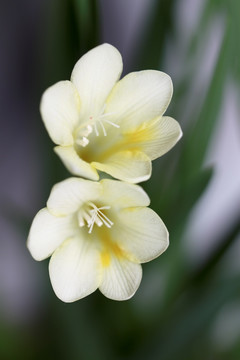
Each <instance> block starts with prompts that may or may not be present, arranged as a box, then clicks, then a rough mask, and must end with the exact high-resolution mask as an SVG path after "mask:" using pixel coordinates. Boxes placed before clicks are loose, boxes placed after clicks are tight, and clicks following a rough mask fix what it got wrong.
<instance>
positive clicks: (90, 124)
mask: <svg viewBox="0 0 240 360" xmlns="http://www.w3.org/2000/svg"><path fill="white" fill-rule="evenodd" d="M105 107H106V105H104V107H103V108H102V111H101V112H100V115H94V116H93V115H91V116H89V118H88V120H87V121H86V122H84V123H82V124H81V125H80V126H79V127H78V128H77V129H76V130H75V134H76V138H75V139H76V140H75V141H76V144H77V145H80V146H83V147H85V146H87V145H88V144H89V139H88V135H90V134H91V133H92V131H93V129H94V132H95V134H96V136H99V135H100V130H99V126H98V125H100V127H101V129H102V132H103V135H104V136H107V131H106V129H105V126H104V122H105V123H107V124H109V125H111V126H113V127H115V128H120V126H119V125H118V124H115V123H114V122H112V121H110V120H108V119H107V118H108V117H109V116H112V115H113V114H115V113H114V112H109V113H104V110H105Z"/></svg>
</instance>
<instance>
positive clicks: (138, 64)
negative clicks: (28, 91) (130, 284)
mask: <svg viewBox="0 0 240 360" xmlns="http://www.w3.org/2000/svg"><path fill="white" fill-rule="evenodd" d="M178 2H179V1H178V0H171V1H167V0H156V1H155V4H154V11H152V13H151V18H150V19H148V23H147V24H148V26H147V28H146V32H145V34H144V35H145V36H143V38H142V41H141V42H140V45H139V53H138V54H137V56H136V57H135V68H138V69H144V68H155V69H159V70H162V68H161V66H162V59H163V57H164V53H165V49H166V43H167V41H168V39H169V38H170V37H171V38H174V36H176V29H175V26H174V11H175V9H176V5H177V3H178ZM239 14H240V2H239V1H234V0H229V1H223V0H222V1H221V0H220V1H219V0H218V1H217V0H207V1H205V4H204V10H203V12H202V15H201V16H200V18H199V23H198V24H197V25H196V32H195V33H192V34H191V39H190V42H189V46H188V48H187V50H186V64H185V66H186V69H187V71H185V72H183V74H184V75H183V77H182V78H181V79H180V81H179V82H178V83H177V84H176V86H175V93H174V101H173V104H172V105H171V109H170V110H169V114H172V115H173V116H174V117H175V118H177V119H178V120H179V121H180V123H182V127H183V132H184V137H183V139H182V140H181V141H180V142H179V144H178V145H177V146H176V147H175V148H174V149H173V150H172V151H171V152H170V153H169V154H167V155H165V156H164V157H163V158H162V159H159V160H157V161H155V162H154V164H153V176H152V178H151V180H150V181H149V182H147V183H146V184H143V186H144V188H145V189H146V191H147V192H148V194H149V196H150V198H151V199H152V204H151V207H152V208H153V209H154V210H155V211H156V212H157V213H158V214H159V215H160V216H161V217H162V219H163V220H164V222H165V223H166V224H167V227H168V229H169V232H170V236H171V246H170V247H169V249H168V251H167V252H166V253H165V254H164V255H162V256H161V257H160V258H159V259H157V260H155V261H154V262H151V263H149V264H145V265H144V266H143V268H144V277H143V281H142V284H141V287H140V289H139V290H138V292H137V294H136V295H135V297H134V298H133V299H131V300H130V301H127V302H114V301H111V300H108V299H106V298H104V297H103V296H102V295H101V294H99V293H98V292H96V293H95V294H93V295H91V296H89V297H88V298H86V299H83V300H81V301H79V302H77V303H73V304H64V303H62V302H61V301H59V300H58V299H57V298H56V297H55V295H54V294H53V291H52V289H51V286H50V282H48V281H47V280H46V286H47V289H46V294H47V298H46V310H45V313H44V314H42V316H41V317H40V318H39V320H38V322H37V323H35V324H31V325H29V327H26V328H25V329H22V330H21V331H20V330H19V329H11V328H10V329H8V328H7V326H4V324H2V328H0V335H1V336H0V338H1V342H0V354H1V358H2V359H20V358H24V359H25V360H27V359H41V360H42V359H71V360H75V359H76V360H77V359H83V360H106V359H131V360H134V359H151V360H155V359H161V360H175V359H178V360H181V359H182V360H198V359H199V360H202V359H204V360H208V359H209V360H210V359H221V360H224V359H226V360H235V359H236V360H237V359H240V346H239V343H240V338H238V339H237V342H236V343H235V345H234V346H232V347H231V348H230V349H227V350H224V351H223V350H221V348H220V347H219V348H218V347H217V345H216V344H215V343H213V342H212V341H211V336H210V335H211V329H212V326H213V324H214V321H215V320H216V317H217V316H218V314H219V311H220V310H221V309H222V307H223V306H224V305H225V304H227V303H229V302H231V301H234V300H236V301H239V302H240V286H239V284H240V274H237V275H236V274H234V275H226V274H224V273H221V271H220V270H219V269H220V267H221V264H222V262H223V260H224V257H225V256H226V254H227V251H228V249H230V248H231V246H232V245H233V243H234V241H235V240H236V239H237V236H238V235H239V232H240V228H239V227H240V219H239V218H238V219H236V220H233V223H232V224H229V228H228V229H226V232H225V233H224V234H223V235H222V238H221V239H220V240H219V242H218V247H216V248H215V249H214V250H213V251H212V253H210V254H209V257H208V258H207V259H206V260H205V262H204V263H203V264H201V265H200V267H193V265H192V264H191V263H189V261H188V259H187V257H186V254H185V253H184V247H183V237H184V231H185V229H186V225H187V223H188V219H189V216H190V214H191V212H192V209H193V207H194V205H195V204H196V203H197V201H198V200H199V199H200V197H201V195H202V194H203V193H204V191H205V189H206V188H207V186H208V184H209V182H210V181H211V178H212V176H213V174H214V169H212V168H204V167H203V164H204V160H205V156H206V152H207V149H208V145H209V143H210V140H211V138H212V134H213V132H214V130H215V127H216V125H217V122H218V120H219V113H220V111H221V105H222V102H223V95H224V90H225V87H226V83H227V81H228V79H229V78H230V77H232V78H234V80H235V81H236V82H237V84H238V85H239V84H240V71H239V57H240V47H239V46H236V44H238V43H239V35H240V25H239V24H240V22H239ZM217 15H218V16H219V17H221V18H222V20H223V24H224V28H223V37H222V41H221V45H220V49H219V53H218V56H217V61H216V64H215V68H214V71H213V74H212V77H211V79H210V81H209V84H208V89H207V91H206V94H205V96H204V97H203V99H202V101H201V102H200V106H199V104H198V99H196V105H197V106H196V107H193V109H192V113H191V114H190V116H188V117H189V118H191V121H188V119H184V112H183V111H181V109H183V108H184V101H186V99H187V97H188V94H189V92H191V89H192V85H193V83H192V82H193V79H194V75H195V72H196V71H204V69H201V67H200V66H199V65H200V64H199V63H198V61H197V60H198V59H196V53H197V51H198V50H199V48H200V47H201V46H202V43H201V42H202V41H203V40H204V35H206V33H207V31H208V30H209V29H210V26H211V22H212V18H213V16H217ZM47 18H48V21H47V24H48V25H47V26H46V28H45V29H44V32H45V39H46V41H45V43H44V47H45V54H46V58H45V59H44V60H45V74H44V77H43V79H42V80H41V84H40V85H39V84H37V86H39V87H40V90H41V91H42V90H44V89H45V88H46V87H47V86H49V84H50V83H54V82H56V81H58V80H59V79H64V78H66V79H67V78H69V74H70V72H71V69H72V66H73V64H74V63H75V62H76V60H77V59H78V58H79V57H80V56H81V55H82V54H83V53H85V52H86V51H87V50H89V49H91V48H92V47H93V46H95V45H97V44H98V43H99V42H100V41H101V27H100V23H101V19H100V18H99V2H97V0H71V1H68V0H61V1H56V0H55V1H54V0H52V1H50V2H49V6H48V16H47ZM201 34H202V36H201ZM56 59H57V61H56ZM176 61H177V59H176ZM192 64H194V65H192ZM186 69H185V70H186ZM197 69H198V70H197ZM179 112H180V115H182V119H181V118H180V116H179ZM39 121H40V120H39ZM41 136H42V137H43V144H44V146H43V149H42V151H43V156H45V158H46V159H48V161H46V163H45V166H46V173H47V174H48V176H47V177H46V181H45V184H43V186H44V189H45V190H44V191H46V198H47V194H48V193H49V190H50V188H51V186H52V185H53V184H54V183H55V182H56V181H59V180H61V179H62V178H63V177H67V176H68V174H67V173H66V172H65V170H64V168H63V166H62V165H61V164H60V161H58V160H57V159H56V157H55V155H52V156H49V153H51V151H52V144H51V142H50V140H49V139H48V137H47V134H43V131H42V135H41ZM46 154H47V155H46ZM26 231H27V230H26ZM38 266H41V265H40V264H38ZM42 266H44V271H45V275H46V279H47V278H48V274H47V262H45V264H43V265H42ZM154 274H155V275H154ZM148 281H149V282H150V283H152V284H153V286H152V287H151V286H150V285H149V284H148Z"/></svg>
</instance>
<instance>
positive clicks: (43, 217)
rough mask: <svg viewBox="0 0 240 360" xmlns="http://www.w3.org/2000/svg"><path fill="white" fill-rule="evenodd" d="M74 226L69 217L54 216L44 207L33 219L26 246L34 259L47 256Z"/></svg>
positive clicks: (72, 232)
mask: <svg viewBox="0 0 240 360" xmlns="http://www.w3.org/2000/svg"><path fill="white" fill-rule="evenodd" d="M75 230H76V228H75V227H74V223H73V221H72V218H71V217H69V216H68V217H56V216H53V215H52V214H50V213H49V211H48V210H47V209H46V208H44V209H42V210H40V211H39V212H38V213H37V215H36V216H35V218H34V219H33V223H32V226H31V228H30V233H29V236H28V241H27V247H28V249H29V251H30V253H31V254H32V257H33V258H34V259H35V260H39V261H40V260H43V259H46V258H47V257H49V256H50V255H51V254H52V253H53V252H54V250H56V248H57V247H58V246H59V245H61V243H62V242H63V241H64V240H66V239H67V238H68V237H69V236H73V234H74V232H75Z"/></svg>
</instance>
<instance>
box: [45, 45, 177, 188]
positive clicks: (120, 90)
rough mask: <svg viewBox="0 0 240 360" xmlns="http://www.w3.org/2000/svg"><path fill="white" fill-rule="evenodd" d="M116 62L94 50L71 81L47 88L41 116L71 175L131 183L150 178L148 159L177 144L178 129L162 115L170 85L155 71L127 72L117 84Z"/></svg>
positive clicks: (107, 48)
mask: <svg viewBox="0 0 240 360" xmlns="http://www.w3.org/2000/svg"><path fill="white" fill-rule="evenodd" d="M121 72H122V58H121V55H120V53H119V52H118V50H117V49H116V48H114V47H113V46H111V45H109V44H103V45H100V46H98V47H96V48H94V49H92V50H91V51H89V52H88V53H87V54H85V55H84V56H83V57H81V58H80V60H79V61H78V62H77V63H76V65H75V67H74V69H73V72H72V75H71V81H60V82H58V83H57V84H55V85H53V86H51V87H50V88H48V89H47V90H46V91H45V93H44V94H43V97H42V101H41V106H40V110H41V114H42V118H43V121H44V123H45V126H46V128H47V130H48V133H49V135H50V137H51V138H52V140H53V142H54V143H55V144H57V145H58V146H56V147H55V152H56V153H57V154H58V155H59V157H60V158H61V159H62V161H63V163H64V164H65V166H66V167H67V168H68V170H69V171H70V172H71V173H72V174H74V175H77V176H83V177H86V178H88V179H91V180H98V179H99V176H98V170H100V171H103V172H106V173H108V174H110V175H111V176H113V177H115V178H117V179H120V180H124V181H128V182H133V183H137V182H140V181H144V180H147V179H149V177H150V176H151V160H154V159H156V158H158V157H159V156H161V155H163V154H164V153H166V152H167V151H168V150H170V149H171V148H172V147H173V146H174V145H175V144H176V142H177V141H178V140H179V139H180V137H181V135H182V132H181V128H180V126H179V124H178V123H177V122H176V121H175V120H174V119H172V118H171V117H167V116H163V114H164V112H165V111H166V109H167V107H168V104H169V102H170V100H171V97H172V91H173V88H172V81H171V79H170V77H169V76H168V75H167V74H165V73H163V72H160V71H155V70H146V71H139V72H134V73H130V74H128V75H127V76H125V77H124V78H123V79H122V80H120V81H118V80H119V78H120V75H121Z"/></svg>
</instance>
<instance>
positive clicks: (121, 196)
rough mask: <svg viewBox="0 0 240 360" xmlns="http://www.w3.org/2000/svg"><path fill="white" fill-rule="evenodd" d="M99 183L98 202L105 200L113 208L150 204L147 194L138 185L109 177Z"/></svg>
mask: <svg viewBox="0 0 240 360" xmlns="http://www.w3.org/2000/svg"><path fill="white" fill-rule="evenodd" d="M100 184H101V185H102V196H101V197H99V201H100V202H105V203H106V204H108V205H111V206H113V207H115V208H126V207H132V206H135V207H136V206H148V205H149V204H150V199H149V197H148V195H147V194H146V193H145V191H144V190H143V189H142V188H141V187H140V186H138V185H134V184H129V183H125V182H122V181H117V180H109V179H104V180H101V181H100Z"/></svg>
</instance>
